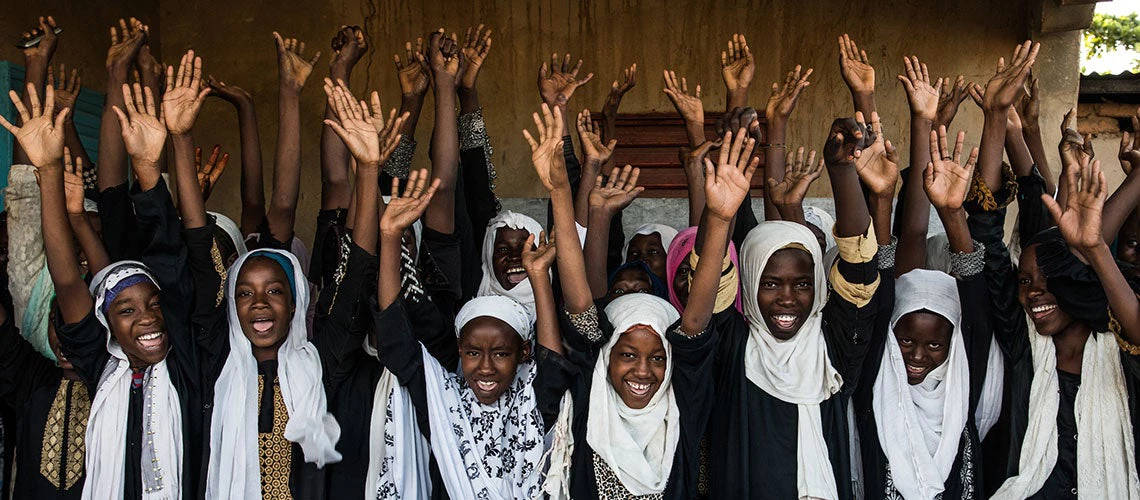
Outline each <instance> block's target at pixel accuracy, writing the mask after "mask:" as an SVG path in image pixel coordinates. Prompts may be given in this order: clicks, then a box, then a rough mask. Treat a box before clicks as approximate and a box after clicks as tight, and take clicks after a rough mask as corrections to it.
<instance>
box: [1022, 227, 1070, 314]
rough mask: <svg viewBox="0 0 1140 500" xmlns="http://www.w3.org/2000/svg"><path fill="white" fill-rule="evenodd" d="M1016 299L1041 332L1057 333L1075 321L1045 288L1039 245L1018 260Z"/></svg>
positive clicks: (1023, 253)
mask: <svg viewBox="0 0 1140 500" xmlns="http://www.w3.org/2000/svg"><path fill="white" fill-rule="evenodd" d="M1017 301H1018V302H1020V303H1021V308H1022V309H1024V310H1025V313H1026V314H1028V315H1029V318H1030V319H1031V320H1033V326H1034V327H1035V328H1036V329H1037V333H1039V334H1041V335H1046V336H1051V335H1055V334H1057V333H1058V332H1060V331H1061V330H1064V329H1065V328H1066V327H1068V326H1069V325H1070V324H1072V322H1073V317H1072V316H1069V313H1066V312H1065V311H1063V310H1061V308H1060V307H1059V306H1058V305H1057V297H1055V296H1053V294H1052V293H1049V289H1048V288H1046V285H1045V275H1044V274H1043V273H1042V272H1041V268H1040V267H1039V266H1038V265H1037V245H1031V246H1030V247H1029V248H1026V249H1025V250H1023V251H1022V252H1021V258H1020V259H1019V260H1018V270H1017Z"/></svg>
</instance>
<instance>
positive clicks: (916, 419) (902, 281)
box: [873, 269, 970, 498]
mask: <svg viewBox="0 0 1140 500" xmlns="http://www.w3.org/2000/svg"><path fill="white" fill-rule="evenodd" d="M922 310H926V311H930V312H933V313H935V314H937V315H939V316H942V317H943V318H946V320H947V321H949V322H950V323H951V324H952V325H953V327H954V331H953V334H952V335H951V337H950V345H949V348H950V353H949V355H948V356H947V357H946V360H945V361H944V362H943V363H942V364H941V365H940V366H938V367H937V368H935V369H934V370H932V371H931V372H930V373H928V374H927V376H926V379H925V380H923V382H922V383H921V384H918V385H909V383H908V382H907V374H906V365H905V364H904V361H903V357H902V351H901V350H900V349H899V344H898V340H897V339H895V335H894V333H893V332H894V329H895V325H897V324H898V321H899V319H901V318H902V317H903V316H904V315H906V314H909V313H912V312H915V311H922ZM961 319H962V305H961V302H960V301H959V300H958V286H957V283H956V282H955V280H954V278H951V277H950V276H949V275H947V274H946V273H943V272H941V271H927V270H925V269H915V270H913V271H910V272H908V273H906V274H904V275H902V276H901V277H899V279H898V280H897V281H896V282H895V308H894V313H893V314H892V315H891V325H890V331H888V332H887V334H886V335H887V342H886V345H885V347H884V349H885V352H884V353H883V358H882V361H881V362H880V364H879V375H878V377H877V378H876V379H875V386H874V400H873V407H874V410H875V425H876V428H877V430H878V435H879V446H880V447H881V448H882V450H883V454H884V455H886V457H887V462H888V463H889V464H890V467H891V479H892V480H893V482H894V487H895V489H896V490H898V492H899V493H900V494H902V496H903V498H935V497H936V496H937V495H939V494H941V493H942V491H943V489H944V486H945V482H946V478H947V476H949V475H950V471H951V469H953V468H954V462H955V460H956V459H957V457H958V443H959V441H960V440H961V437H962V430H963V429H965V427H966V421H967V420H968V416H969V412H970V367H969V360H968V359H967V358H966V346H965V345H964V341H963V336H962V325H961Z"/></svg>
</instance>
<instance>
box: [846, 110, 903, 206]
mask: <svg viewBox="0 0 1140 500" xmlns="http://www.w3.org/2000/svg"><path fill="white" fill-rule="evenodd" d="M871 131H872V132H873V133H874V136H875V140H874V142H872V143H871V144H870V145H868V146H867V147H866V148H863V149H862V150H855V171H856V172H857V173H858V174H859V178H860V179H862V180H863V183H864V184H866V185H867V187H868V188H869V189H870V190H871V192H872V193H874V194H875V195H877V196H881V197H887V196H889V197H892V198H893V197H894V194H895V186H896V185H897V184H898V181H899V157H898V152H897V151H895V147H894V146H893V145H891V141H887V140H884V138H883V123H882V122H881V121H880V120H879V113H877V112H871Z"/></svg>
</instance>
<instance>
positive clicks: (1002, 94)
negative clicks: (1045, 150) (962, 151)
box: [972, 40, 1041, 191]
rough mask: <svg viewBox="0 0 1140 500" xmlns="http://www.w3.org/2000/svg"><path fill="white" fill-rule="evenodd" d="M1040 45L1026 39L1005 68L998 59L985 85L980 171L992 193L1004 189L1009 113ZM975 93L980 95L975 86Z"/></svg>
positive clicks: (979, 150) (979, 157)
mask: <svg viewBox="0 0 1140 500" xmlns="http://www.w3.org/2000/svg"><path fill="white" fill-rule="evenodd" d="M1040 49H1041V44H1039V43H1037V44H1035V43H1033V42H1031V41H1029V40H1026V41H1025V43H1023V44H1020V45H1018V46H1017V48H1016V49H1014V52H1013V59H1012V60H1011V61H1010V63H1009V65H1006V63H1005V58H1004V57H1003V58H1000V59H998V64H997V73H995V74H994V76H993V78H990V81H989V82H987V83H986V86H985V89H984V95H982V96H981V97H982V99H981V101H982V102H981V107H982V113H983V114H984V116H985V122H984V125H983V127H982V142H981V146H979V149H978V168H979V169H980V170H981V172H980V173H981V178H982V180H983V181H984V182H985V183H986V187H988V188H989V190H990V191H996V190H998V189H999V188H1001V160H1002V150H1003V148H1004V144H1005V130H1006V125H1007V124H1006V121H1007V116H1006V115H1007V114H1008V113H1009V109H1010V106H1012V105H1013V103H1014V101H1015V100H1016V99H1017V95H1018V92H1020V91H1021V89H1022V87H1023V86H1024V85H1025V79H1026V78H1028V77H1029V69H1030V68H1031V67H1033V63H1034V61H1036V60H1037V51H1038V50H1040ZM972 92H973V93H977V92H979V89H978V87H974V90H973V91H972Z"/></svg>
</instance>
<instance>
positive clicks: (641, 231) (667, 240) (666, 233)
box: [621, 222, 677, 262]
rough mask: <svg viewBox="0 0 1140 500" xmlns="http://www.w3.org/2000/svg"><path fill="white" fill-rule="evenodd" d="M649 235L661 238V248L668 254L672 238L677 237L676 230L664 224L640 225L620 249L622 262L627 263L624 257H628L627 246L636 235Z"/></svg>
mask: <svg viewBox="0 0 1140 500" xmlns="http://www.w3.org/2000/svg"><path fill="white" fill-rule="evenodd" d="M650 234H656V235H657V236H660V237H661V248H664V249H665V251H666V252H668V251H669V245H671V244H672V243H673V238H676V237H677V230H676V229H673V228H671V227H669V226H666V225H665V224H657V223H654V222H650V223H648V224H642V225H640V226H638V228H637V230H636V231H634V232H633V234H632V235H630V237H629V238H627V239H626V240H625V246H623V247H621V259H622V262H628V259H626V257H625V256H626V255H629V244H630V243H633V239H634V238H636V237H637V236H638V235H650Z"/></svg>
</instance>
